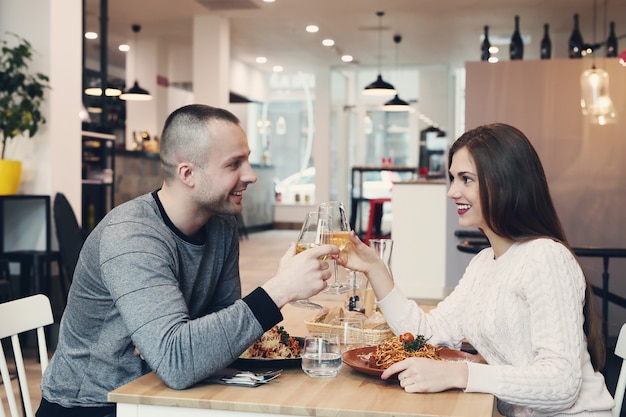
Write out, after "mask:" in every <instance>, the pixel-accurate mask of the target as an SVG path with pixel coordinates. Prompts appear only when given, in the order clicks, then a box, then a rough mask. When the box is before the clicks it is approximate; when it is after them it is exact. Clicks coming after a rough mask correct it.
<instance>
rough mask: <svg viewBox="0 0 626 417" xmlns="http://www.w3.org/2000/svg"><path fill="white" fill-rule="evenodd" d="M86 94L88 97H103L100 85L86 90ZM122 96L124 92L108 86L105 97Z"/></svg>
mask: <svg viewBox="0 0 626 417" xmlns="http://www.w3.org/2000/svg"><path fill="white" fill-rule="evenodd" d="M85 94H87V95H88V96H101V95H102V88H101V87H100V85H99V84H97V85H94V86H91V87H87V88H85ZM120 94H122V90H120V89H119V88H117V87H113V86H112V85H107V86H106V88H105V89H104V95H105V96H107V97H117V96H119V95H120Z"/></svg>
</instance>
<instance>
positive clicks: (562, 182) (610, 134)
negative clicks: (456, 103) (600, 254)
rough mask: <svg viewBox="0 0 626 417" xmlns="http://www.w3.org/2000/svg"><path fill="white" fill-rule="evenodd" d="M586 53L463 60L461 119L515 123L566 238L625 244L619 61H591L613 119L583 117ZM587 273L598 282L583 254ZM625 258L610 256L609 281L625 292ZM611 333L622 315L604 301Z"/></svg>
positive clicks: (597, 270) (625, 99)
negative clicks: (534, 156) (540, 169)
mask: <svg viewBox="0 0 626 417" xmlns="http://www.w3.org/2000/svg"><path fill="white" fill-rule="evenodd" d="M591 65H592V61H591V60H590V59H583V60H550V61H539V60H537V61H507V62H500V63H498V64H496V65H490V64H487V63H481V62H477V63H468V64H467V65H466V70H467V80H466V86H467V87H466V88H467V89H466V113H465V117H466V127H467V129H471V128H473V127H476V126H478V125H481V124H484V123H490V122H495V121H497V122H504V123H509V124H511V125H513V126H516V127H517V128H519V129H521V130H522V131H523V132H524V133H525V134H526V135H527V136H528V137H529V139H530V140H531V142H532V143H533V145H534V146H535V147H536V149H537V152H538V153H539V156H540V157H541V160H542V162H543V165H544V169H545V171H546V176H547V178H548V183H549V185H550V189H551V193H552V197H553V199H554V203H555V205H556V209H557V211H558V213H559V216H560V218H561V222H562V223H563V227H564V229H565V233H566V234H567V237H568V239H569V242H570V244H571V245H572V246H579V247H583V246H597V247H603V248H610V247H617V248H626V210H624V190H625V187H624V178H625V177H626V164H625V163H624V156H625V155H626V140H624V139H625V138H624V132H625V131H626V94H624V91H626V68H624V67H622V66H620V65H619V64H618V63H617V60H616V59H600V60H598V62H597V63H596V65H597V66H598V67H600V68H603V69H605V70H606V71H607V72H608V73H609V76H610V91H611V97H612V99H613V103H614V105H615V108H616V110H617V113H618V122H617V123H616V124H614V125H607V126H598V125H591V124H589V123H588V122H587V121H586V120H585V119H584V118H583V116H582V113H581V110H580V75H581V74H582V72H583V71H584V70H587V69H589V68H591ZM582 261H583V262H582V263H583V264H584V265H585V266H586V268H587V276H588V277H589V279H590V280H591V281H592V282H593V283H594V284H595V285H601V273H602V262H601V260H600V261H597V260H596V261H590V260H588V259H583V260H582ZM624 271H626V260H625V259H613V260H611V262H610V271H609V272H610V274H611V280H610V287H611V289H612V291H613V292H615V293H617V294H622V296H623V294H624V293H626V281H625V280H624ZM609 318H610V323H609V325H610V334H616V332H617V331H618V329H619V327H621V323H622V322H624V321H625V320H626V314H625V311H624V309H622V308H618V307H611V310H610V315H609Z"/></svg>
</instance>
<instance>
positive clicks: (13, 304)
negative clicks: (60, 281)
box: [0, 294, 53, 417]
mask: <svg viewBox="0 0 626 417" xmlns="http://www.w3.org/2000/svg"><path fill="white" fill-rule="evenodd" d="M0 317H2V320H0V339H2V340H3V339H5V338H9V337H10V338H11V344H12V347H13V357H14V359H15V367H16V368H17V377H18V380H19V392H20V394H21V398H22V404H23V409H24V415H25V416H26V417H32V416H34V413H33V407H32V404H31V399H30V392H29V390H28V381H27V380H26V369H25V368H24V358H23V356H22V347H21V344H20V339H19V336H20V335H21V334H22V333H25V332H27V331H30V330H36V333H37V345H38V347H39V363H40V365H41V374H42V375H43V372H44V371H45V369H46V367H47V366H48V349H47V346H46V336H45V333H44V326H47V325H49V324H52V323H53V318H52V307H51V306H50V299H49V298H48V297H46V296H45V295H43V294H36V295H32V296H30V297H25V298H20V299H18V300H14V301H9V302H6V303H2V304H0ZM0 353H2V355H1V357H0V371H1V374H2V382H3V385H4V391H5V393H6V397H7V401H8V403H9V410H10V412H11V416H12V417H19V416H20V412H19V410H18V406H17V401H16V400H15V394H14V392H13V384H12V383H11V376H10V375H9V368H8V365H7V360H6V354H5V352H4V348H3V347H2V344H1V343H0ZM4 415H5V414H4V406H3V405H2V404H0V416H2V417H4Z"/></svg>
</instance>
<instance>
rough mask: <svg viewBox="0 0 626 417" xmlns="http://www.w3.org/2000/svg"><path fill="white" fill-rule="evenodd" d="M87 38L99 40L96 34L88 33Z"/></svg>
mask: <svg viewBox="0 0 626 417" xmlns="http://www.w3.org/2000/svg"><path fill="white" fill-rule="evenodd" d="M85 38H86V39H98V34H97V33H96V32H86V33H85Z"/></svg>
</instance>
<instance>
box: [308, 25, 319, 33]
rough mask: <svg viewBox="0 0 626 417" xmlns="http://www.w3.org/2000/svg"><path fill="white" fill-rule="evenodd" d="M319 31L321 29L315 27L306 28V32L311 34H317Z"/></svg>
mask: <svg viewBox="0 0 626 417" xmlns="http://www.w3.org/2000/svg"><path fill="white" fill-rule="evenodd" d="M319 30H320V28H319V27H317V26H315V25H309V26H307V27H306V31H307V32H309V33H315V32H318V31H319Z"/></svg>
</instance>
